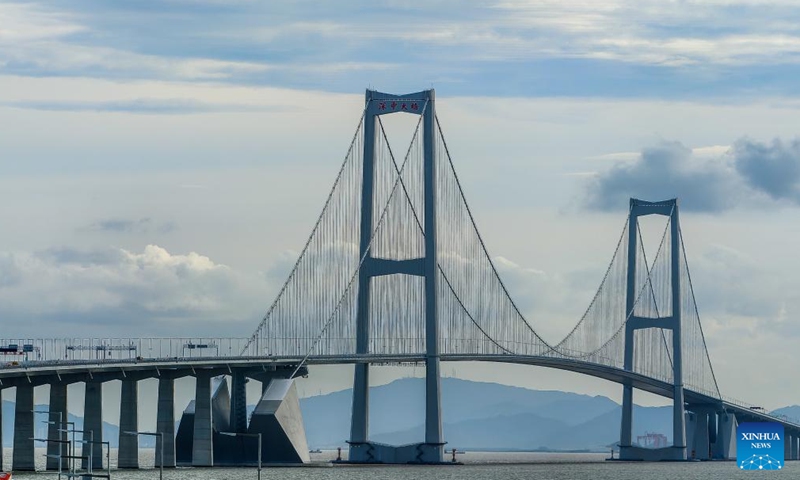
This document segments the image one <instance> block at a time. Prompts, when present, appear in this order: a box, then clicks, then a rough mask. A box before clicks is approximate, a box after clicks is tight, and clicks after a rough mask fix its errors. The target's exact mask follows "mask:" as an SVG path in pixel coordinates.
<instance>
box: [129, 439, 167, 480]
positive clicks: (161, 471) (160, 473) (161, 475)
mask: <svg viewBox="0 0 800 480" xmlns="http://www.w3.org/2000/svg"><path fill="white" fill-rule="evenodd" d="M122 433H124V434H125V435H143V436H148V437H158V440H159V441H158V444H159V445H160V446H161V448H160V449H159V450H160V452H159V453H158V456H159V458H160V459H161V461H160V462H158V478H159V480H163V479H164V432H122Z"/></svg>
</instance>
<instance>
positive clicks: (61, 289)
mask: <svg viewBox="0 0 800 480" xmlns="http://www.w3.org/2000/svg"><path fill="white" fill-rule="evenodd" d="M266 289H268V284H267V283H266V282H264V281H263V280H261V281H259V278H258V277H251V276H248V275H245V274H242V273H240V272H236V271H233V270H231V269H230V268H229V267H227V266H225V265H221V264H218V263H215V262H214V261H212V260H211V259H210V258H208V257H206V256H203V255H200V254H198V253H195V252H190V253H187V254H171V253H169V252H168V251H167V250H165V249H164V248H162V247H159V246H156V245H148V246H146V247H145V248H144V249H143V250H142V251H141V252H131V251H128V250H125V249H113V248H109V249H95V250H75V249H51V250H47V251H42V252H36V253H31V252H14V253H10V252H6V253H2V254H0V303H1V304H2V307H0V311H2V314H3V316H4V317H5V318H18V319H26V321H24V322H23V324H22V325H16V324H14V323H13V322H9V323H8V324H6V328H4V335H5V336H10V335H14V334H15V333H16V334H21V333H22V332H24V331H25V330H26V325H27V322H28V321H32V320H33V319H38V321H40V322H45V323H46V322H51V323H52V324H53V325H54V327H53V328H54V329H55V330H54V331H50V332H47V334H46V335H45V336H50V335H72V336H74V333H75V325H76V324H85V325H86V326H87V328H88V330H86V331H84V332H81V334H82V336H92V335H91V333H92V332H93V331H94V330H96V329H102V330H107V329H111V330H114V329H116V330H118V331H127V332H131V331H135V330H139V328H142V327H144V326H145V325H147V326H148V327H147V330H149V333H148V334H149V335H153V334H155V333H157V331H158V330H162V331H170V329H171V328H172V327H170V326H169V325H167V324H164V323H161V325H159V322H167V323H169V322H171V321H177V322H178V323H179V324H180V323H182V322H187V321H191V322H203V321H209V320H214V321H217V322H221V323H219V324H217V325H216V326H215V328H220V327H221V326H222V325H224V324H225V323H227V322H231V321H236V320H246V319H247V317H248V316H251V318H250V321H251V322H252V323H255V319H256V318H257V317H255V316H252V312H253V311H254V310H258V309H260V307H261V305H260V304H259V300H260V294H262V293H263V291H264V290H266ZM131 322H134V323H133V325H131ZM253 328H254V326H253ZM56 330H57V331H56Z"/></svg>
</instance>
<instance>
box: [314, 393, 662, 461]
mask: <svg viewBox="0 0 800 480" xmlns="http://www.w3.org/2000/svg"><path fill="white" fill-rule="evenodd" d="M424 389H425V384H424V381H423V380H422V379H420V378H406V379H401V380H397V381H394V382H392V383H390V384H388V385H383V386H380V387H373V388H372V389H370V438H372V439H373V440H375V441H378V442H386V443H390V444H398V445H399V444H405V443H412V442H417V441H420V439H422V438H423V436H424V435H423V425H424V420H425V419H424V411H425V410H424V407H425V406H424V391H425V390H424ZM351 402H352V391H351V390H343V391H340V392H335V393H331V394H328V395H321V396H316V397H309V398H305V399H302V400H301V401H300V406H301V409H302V411H303V420H304V422H305V425H306V436H307V438H308V443H309V445H310V446H312V447H335V446H343V445H345V440H346V438H347V436H348V434H349V432H350V408H351ZM442 412H443V413H442V414H443V423H444V425H443V427H442V428H443V430H444V432H445V437H446V439H447V441H448V443H449V444H450V445H454V446H456V447H457V448H469V449H490V448H491V449H505V450H531V449H541V448H549V449H557V450H582V449H593V450H605V448H606V445H608V444H611V443H613V442H615V441H617V440H618V439H619V421H620V416H621V414H620V406H619V405H618V404H617V403H615V402H614V401H612V400H611V399H609V398H607V397H603V396H589V395H579V394H574V393H565V392H559V391H541V390H529V389H525V388H519V387H509V386H507V385H500V384H496V383H485V382H472V381H468V380H460V379H456V378H443V379H442ZM671 412H672V410H671V407H663V408H661V407H659V408H649V407H638V406H637V407H636V409H635V412H634V419H635V425H634V429H635V432H634V436H636V435H643V434H644V433H645V432H646V431H649V432H661V433H664V434H668V433H669V432H671V430H672V423H671V418H672V417H671V415H672V413H671Z"/></svg>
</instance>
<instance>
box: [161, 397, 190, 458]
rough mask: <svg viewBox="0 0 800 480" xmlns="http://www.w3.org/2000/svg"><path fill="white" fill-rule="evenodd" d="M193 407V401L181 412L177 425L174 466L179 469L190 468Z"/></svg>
mask: <svg viewBox="0 0 800 480" xmlns="http://www.w3.org/2000/svg"><path fill="white" fill-rule="evenodd" d="M194 405H195V401H194V400H192V401H190V402H189V405H187V406H186V408H185V409H184V410H183V414H182V415H181V421H180V423H179V424H178V433H177V434H176V435H175V464H176V465H178V466H180V467H190V466H191V465H192V443H193V439H194ZM165 446H166V445H165Z"/></svg>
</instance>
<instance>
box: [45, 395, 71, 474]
mask: <svg viewBox="0 0 800 480" xmlns="http://www.w3.org/2000/svg"><path fill="white" fill-rule="evenodd" d="M49 411H50V414H49V415H48V419H47V420H48V421H49V422H51V423H48V424H47V438H48V439H52V440H61V441H66V440H67V432H64V431H61V430H65V429H66V428H67V425H66V422H67V421H68V419H67V384H66V383H52V384H50V408H49ZM58 413H60V414H61V417H60V418H61V423H59V421H58V420H59V416H58ZM59 452H60V454H61V456H62V458H61V469H62V470H66V469H67V468H68V467H69V459H67V458H63V457H64V456H66V455H69V450H67V444H66V443H56V442H47V462H46V463H47V469H48V470H58V458H56V455H58V454H59Z"/></svg>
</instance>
